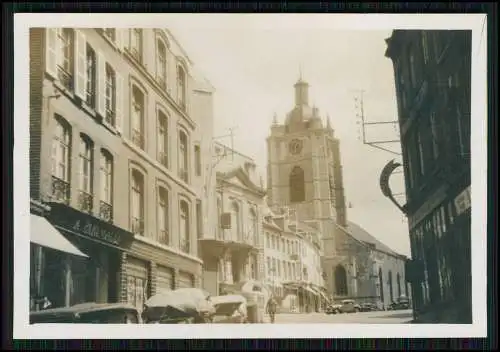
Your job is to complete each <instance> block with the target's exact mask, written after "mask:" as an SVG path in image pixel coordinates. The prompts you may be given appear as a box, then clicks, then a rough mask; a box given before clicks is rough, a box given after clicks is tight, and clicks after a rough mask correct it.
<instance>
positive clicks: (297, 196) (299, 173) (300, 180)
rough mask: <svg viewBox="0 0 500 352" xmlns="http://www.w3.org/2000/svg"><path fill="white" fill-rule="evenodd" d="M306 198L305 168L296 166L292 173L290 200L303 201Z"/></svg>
mask: <svg viewBox="0 0 500 352" xmlns="http://www.w3.org/2000/svg"><path fill="white" fill-rule="evenodd" d="M305 198H306V195H305V185H304V170H302V169H301V168H300V167H299V166H295V167H294V168H293V169H292V172H291V173H290V202H292V203H294V202H303V201H304V200H305Z"/></svg>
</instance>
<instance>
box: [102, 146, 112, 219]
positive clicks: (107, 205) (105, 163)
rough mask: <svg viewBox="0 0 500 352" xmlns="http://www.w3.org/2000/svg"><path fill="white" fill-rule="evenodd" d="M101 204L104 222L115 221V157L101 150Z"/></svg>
mask: <svg viewBox="0 0 500 352" xmlns="http://www.w3.org/2000/svg"><path fill="white" fill-rule="evenodd" d="M100 171H101V204H100V209H99V214H100V217H101V219H103V220H104V221H108V222H111V221H112V220H113V157H112V156H111V154H110V153H109V152H108V151H106V150H101V170H100Z"/></svg>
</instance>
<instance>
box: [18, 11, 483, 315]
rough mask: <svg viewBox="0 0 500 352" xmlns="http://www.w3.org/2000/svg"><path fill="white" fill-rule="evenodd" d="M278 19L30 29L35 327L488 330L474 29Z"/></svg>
mask: <svg viewBox="0 0 500 352" xmlns="http://www.w3.org/2000/svg"><path fill="white" fill-rule="evenodd" d="M145 16H147V15H145ZM276 16H278V15H276ZM276 16H274V15H273V16H267V17H266V16H253V15H227V16H219V17H214V16H212V17H211V16H210V15H207V16H202V17H199V16H195V15H189V14H185V15H178V16H177V17H171V19H172V20H170V19H169V21H165V22H164V26H156V25H155V27H151V26H147V25H146V26H144V25H143V26H135V25H132V24H130V25H124V24H121V25H120V26H116V27H111V28H98V27H91V26H73V27H69V26H52V27H51V26H45V27H32V28H30V29H29V94H28V95H29V197H30V214H29V220H27V219H26V221H29V224H30V233H29V238H30V269H29V303H28V301H26V305H28V304H29V323H30V324H41V323H77V324H80V323H84V324H88V323H91V324H308V323H316V324H317V323H325V324H331V323H333V324H415V325H417V324H472V323H473V309H472V302H473V297H472V286H473V285H472V277H473V271H472V269H471V268H472V254H471V218H472V216H471V214H472V213H471V211H472V210H471V209H472V207H471V86H472V83H471V77H472V69H471V67H472V66H471V62H472V56H473V55H474V53H475V51H477V48H476V49H474V48H475V46H477V45H478V43H474V46H473V40H472V38H473V35H472V30H468V29H440V28H438V29H404V28H403V29H400V28H397V27H395V28H385V29H384V28H382V29H372V30H369V29H355V28H353V29H329V28H327V27H326V26H325V27H324V28H322V26H318V25H316V26H315V25H313V24H314V23H315V22H316V24H317V21H318V19H317V18H316V17H315V16H304V17H302V18H301V19H300V21H298V22H296V25H289V26H286V25H285V24H286V23H287V22H286V17H287V15H283V18H284V20H283V22H282V23H281V25H279V24H278V23H276V21H275V20H276ZM273 18H274V20H273ZM320 21H328V19H327V18H322V19H321V20H320ZM111 23H112V22H111ZM289 23H292V21H290V22H289ZM480 118H482V117H478V119H480ZM23 253H24V252H23ZM16 254H17V255H19V252H16ZM27 255H28V254H27V249H26V254H23V256H27Z"/></svg>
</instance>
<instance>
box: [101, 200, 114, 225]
mask: <svg viewBox="0 0 500 352" xmlns="http://www.w3.org/2000/svg"><path fill="white" fill-rule="evenodd" d="M99 217H100V218H101V219H103V220H104V221H107V222H113V206H112V205H111V204H109V203H106V202H104V201H102V200H101V203H100V206H99Z"/></svg>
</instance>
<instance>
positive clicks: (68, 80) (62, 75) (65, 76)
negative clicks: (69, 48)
mask: <svg viewBox="0 0 500 352" xmlns="http://www.w3.org/2000/svg"><path fill="white" fill-rule="evenodd" d="M57 78H58V79H59V81H60V82H61V84H62V85H63V86H64V88H66V89H67V90H73V76H72V75H71V73H69V72H68V71H66V70H65V69H64V68H63V67H62V66H58V67H57Z"/></svg>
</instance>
